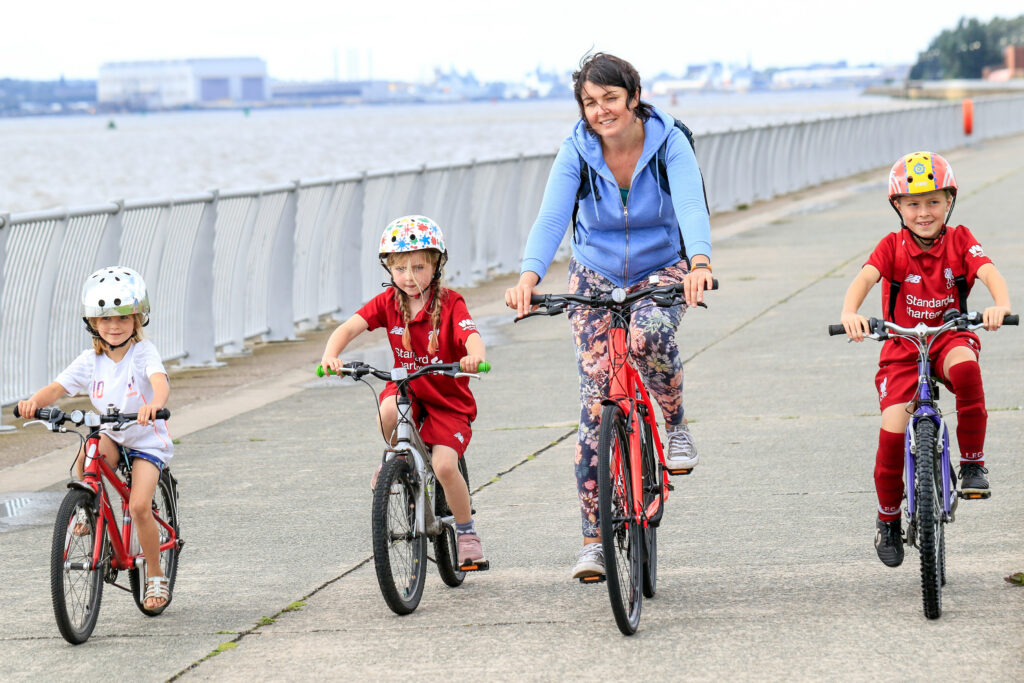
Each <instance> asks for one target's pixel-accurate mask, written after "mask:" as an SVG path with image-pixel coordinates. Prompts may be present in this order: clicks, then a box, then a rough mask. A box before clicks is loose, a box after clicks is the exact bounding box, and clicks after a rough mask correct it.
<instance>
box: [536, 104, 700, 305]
mask: <svg viewBox="0 0 1024 683" xmlns="http://www.w3.org/2000/svg"><path fill="white" fill-rule="evenodd" d="M653 110H654V113H653V114H652V115H651V117H650V118H649V119H648V120H647V121H645V122H644V149H643V153H642V154H641V155H640V159H639V160H638V161H637V164H636V168H635V169H634V170H633V176H632V181H631V184H630V188H629V195H628V198H627V200H626V202H625V205H624V204H623V202H622V196H621V194H620V192H619V186H618V183H617V182H616V180H615V176H613V175H612V172H611V170H609V168H608V165H607V164H606V163H605V161H604V154H603V152H602V151H601V140H600V138H599V137H598V136H597V135H595V134H593V133H590V132H588V131H587V129H586V127H585V125H584V122H583V121H582V120H580V121H577V123H576V126H575V128H574V129H573V132H572V134H571V135H570V136H569V137H568V138H566V139H565V141H564V142H563V143H562V146H561V148H560V149H559V150H558V155H557V156H556V157H555V162H554V165H553V166H552V168H551V174H550V175H549V176H548V183H547V187H546V188H545V189H544V199H543V201H542V202H541V207H540V213H539V214H538V215H537V220H536V221H535V222H534V224H533V228H532V229H531V230H530V236H529V238H528V239H527V241H526V250H525V253H524V255H523V263H522V269H521V272H526V271H533V272H534V273H537V275H539V276H540V277H541V279H543V277H544V274H545V273H546V272H547V269H548V266H549V265H550V264H551V260H552V259H553V258H554V255H555V251H556V250H557V249H558V245H559V244H560V243H561V241H562V238H563V237H564V236H565V231H566V229H567V228H568V227H569V225H570V223H571V219H572V209H573V205H574V204H575V202H576V192H577V191H578V190H579V186H580V177H581V172H580V157H581V156H582V157H583V158H584V159H585V160H586V161H587V163H588V164H589V165H590V167H591V169H592V170H593V171H594V173H591V174H590V178H591V183H592V184H593V187H591V188H590V192H589V193H588V194H587V196H586V197H585V198H583V199H581V200H580V205H579V213H578V215H577V228H576V239H575V240H574V241H573V244H572V253H573V256H574V257H575V258H576V260H577V261H579V262H580V263H582V264H583V265H584V266H587V267H588V268H591V269H593V270H595V271H597V272H598V273H600V274H602V275H604V276H605V277H606V278H608V279H609V280H610V281H611V282H613V283H614V284H615V285H617V286H619V287H627V286H629V285H632V284H635V283H637V282H639V281H641V280H643V279H644V278H645V277H647V275H649V274H650V273H652V272H654V271H656V270H659V269H661V268H665V267H667V266H671V265H674V264H675V263H677V262H678V261H679V246H680V245H679V229H680V228H681V229H682V234H683V240H684V242H685V244H686V254H687V255H688V256H689V257H693V256H695V255H696V254H704V255H706V256H708V258H710V257H711V225H710V222H709V219H708V212H707V207H706V204H705V200H704V187H703V183H702V180H701V175H700V169H699V168H698V167H697V159H696V157H695V156H694V154H693V149H692V148H691V147H690V143H689V141H688V140H687V139H686V136H685V135H683V133H682V132H681V131H680V130H679V129H678V128H676V127H675V126H674V122H675V121H674V119H673V118H672V117H671V116H669V115H668V114H666V113H664V112H662V111H661V110H660V109H657V108H653ZM666 140H667V141H668V144H667V146H666V149H665V155H664V158H665V165H666V167H667V171H668V174H667V175H668V183H669V188H670V189H671V195H669V194H668V193H666V192H663V191H662V189H661V186H660V183H659V182H658V177H659V175H660V171H659V168H658V166H659V165H660V163H661V162H660V160H659V159H658V149H659V148H660V147H661V145H662V143H665V142H666ZM595 190H596V191H595ZM598 197H600V199H599V198H598ZM677 219H678V226H679V227H677Z"/></svg>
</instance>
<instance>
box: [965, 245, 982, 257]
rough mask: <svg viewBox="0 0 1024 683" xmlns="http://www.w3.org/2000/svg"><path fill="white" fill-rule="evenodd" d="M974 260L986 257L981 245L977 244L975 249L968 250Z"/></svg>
mask: <svg viewBox="0 0 1024 683" xmlns="http://www.w3.org/2000/svg"><path fill="white" fill-rule="evenodd" d="M967 251H968V252H969V253H970V254H971V256H973V257H974V258H979V257H981V256H984V255H985V250H984V249H982V248H981V245H980V244H975V245H974V246H973V247H971V248H970V249H968V250H967Z"/></svg>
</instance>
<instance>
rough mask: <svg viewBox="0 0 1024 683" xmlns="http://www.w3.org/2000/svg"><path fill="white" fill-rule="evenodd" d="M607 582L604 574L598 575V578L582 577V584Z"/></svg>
mask: <svg viewBox="0 0 1024 683" xmlns="http://www.w3.org/2000/svg"><path fill="white" fill-rule="evenodd" d="M605 580H606V578H605V575H604V574H598V575H597V576H581V577H580V583H604V582H605Z"/></svg>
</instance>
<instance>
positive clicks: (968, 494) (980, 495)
mask: <svg viewBox="0 0 1024 683" xmlns="http://www.w3.org/2000/svg"><path fill="white" fill-rule="evenodd" d="M960 497H961V498H964V499H966V500H986V499H988V498H991V497H992V492H991V491H961V492H960Z"/></svg>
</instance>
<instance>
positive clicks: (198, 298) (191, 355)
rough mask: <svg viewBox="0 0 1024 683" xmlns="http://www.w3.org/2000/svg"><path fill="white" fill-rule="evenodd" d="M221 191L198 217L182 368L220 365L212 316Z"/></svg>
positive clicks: (187, 288) (188, 281) (187, 294)
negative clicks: (214, 264) (215, 242)
mask: <svg viewBox="0 0 1024 683" xmlns="http://www.w3.org/2000/svg"><path fill="white" fill-rule="evenodd" d="M218 197H219V191H218V190H214V191H213V197H212V198H211V199H210V201H208V202H206V204H205V205H204V206H203V213H202V215H201V216H200V217H199V230H197V231H196V238H195V242H193V244H192V253H191V256H190V257H189V265H188V276H187V279H186V281H185V312H186V315H185V320H184V329H183V330H182V336H183V346H184V347H185V357H184V358H182V359H181V361H179V365H180V366H181V367H196V366H203V367H217V366H220V365H223V363H220V362H218V361H217V344H216V335H215V325H214V316H213V249H211V248H210V245H212V244H213V239H214V226H215V225H216V223H217V200H218Z"/></svg>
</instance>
